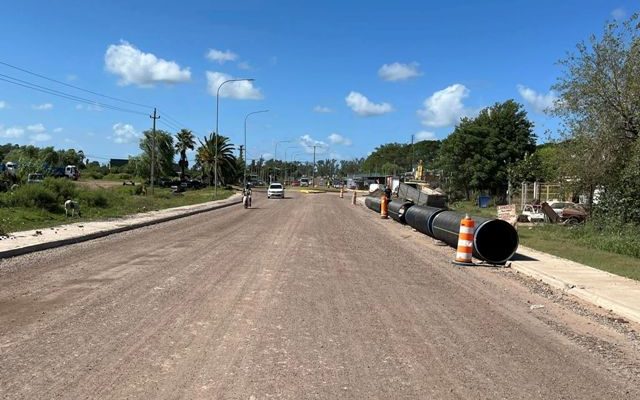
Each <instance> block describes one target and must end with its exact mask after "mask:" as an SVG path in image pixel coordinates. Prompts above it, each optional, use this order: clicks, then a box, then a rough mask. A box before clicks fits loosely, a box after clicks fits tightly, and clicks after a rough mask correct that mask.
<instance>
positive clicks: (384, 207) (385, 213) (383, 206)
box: [380, 194, 389, 219]
mask: <svg viewBox="0 0 640 400" xmlns="http://www.w3.org/2000/svg"><path fill="white" fill-rule="evenodd" d="M380 218H382V219H387V218H389V202H388V200H387V196H386V195H384V194H383V195H382V197H380Z"/></svg>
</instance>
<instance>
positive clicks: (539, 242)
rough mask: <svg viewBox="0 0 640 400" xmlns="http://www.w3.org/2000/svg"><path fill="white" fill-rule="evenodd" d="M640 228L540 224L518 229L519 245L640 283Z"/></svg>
mask: <svg viewBox="0 0 640 400" xmlns="http://www.w3.org/2000/svg"><path fill="white" fill-rule="evenodd" d="M638 230H639V229H638V228H632V227H628V228H626V229H617V230H605V229H602V230H599V229H597V228H596V227H594V226H592V225H589V224H587V225H583V226H578V227H572V228H569V227H566V226H559V225H537V226H533V227H530V229H529V228H528V227H521V228H520V229H519V230H518V234H519V236H520V243H521V244H522V245H524V246H527V247H531V248H532V249H536V250H538V251H542V252H545V253H549V254H553V255H555V256H558V257H562V258H566V259H569V260H572V261H576V262H579V263H581V264H585V265H589V266H591V267H594V268H597V269H600V270H603V271H607V272H611V273H612V274H616V275H620V276H625V277H627V278H631V279H636V280H640V239H639V236H638V235H639V234H640V232H638Z"/></svg>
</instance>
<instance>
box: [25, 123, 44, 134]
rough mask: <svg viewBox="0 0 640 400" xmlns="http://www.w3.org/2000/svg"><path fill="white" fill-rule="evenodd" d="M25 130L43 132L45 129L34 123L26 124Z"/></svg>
mask: <svg viewBox="0 0 640 400" xmlns="http://www.w3.org/2000/svg"><path fill="white" fill-rule="evenodd" d="M27 130H28V131H29V132H33V133H43V132H44V131H46V130H47V129H46V128H45V127H44V125H42V124H34V125H29V126H27Z"/></svg>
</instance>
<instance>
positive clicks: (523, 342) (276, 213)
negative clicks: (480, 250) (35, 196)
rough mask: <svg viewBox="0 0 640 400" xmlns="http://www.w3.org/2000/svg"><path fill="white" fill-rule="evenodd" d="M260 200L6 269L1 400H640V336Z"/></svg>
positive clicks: (397, 243)
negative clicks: (284, 399) (126, 399)
mask: <svg viewBox="0 0 640 400" xmlns="http://www.w3.org/2000/svg"><path fill="white" fill-rule="evenodd" d="M254 194H255V196H254V206H255V208H254V209H250V210H245V209H243V208H242V207H241V206H233V207H230V208H225V209H221V210H217V211H213V212H209V213H205V214H200V215H196V216H193V217H188V218H184V219H180V220H176V221H172V222H168V223H164V224H160V225H156V226H152V227H148V228H143V229H139V230H135V231H131V232H127V233H122V234H118V235H113V236H110V237H107V238H103V239H99V240H95V241H91V242H86V243H82V244H78V245H72V246H67V247H64V248H60V249H55V250H49V251H45V252H40V253H34V254H30V255H26V256H21V257H16V258H14V259H9V260H4V261H1V262H0V398H5V399H59V398H62V399H81V398H82V399H85V398H90V399H123V398H128V399H135V398H140V399H176V398H184V399H254V400H258V399H270V398H286V399H638V398H640V389H639V388H640V378H639V376H640V356H639V353H640V350H639V346H638V337H637V334H636V332H637V327H636V326H632V325H631V324H629V323H626V322H625V321H618V320H615V319H607V318H606V316H605V317H603V315H604V313H603V312H601V311H600V310H597V309H591V308H589V307H588V306H586V305H584V304H577V305H576V304H574V303H573V302H572V301H568V300H566V299H563V300H562V301H555V300H554V294H553V291H551V293H549V290H547V289H544V288H541V287H540V285H539V284H535V282H529V281H527V279H526V278H523V277H521V276H517V274H515V273H513V272H512V271H510V270H507V269H494V268H460V267H454V266H452V265H451V263H450V260H451V258H452V256H453V249H450V248H447V247H437V246H434V244H433V243H432V242H431V240H430V239H428V238H427V237H425V236H424V235H421V234H419V233H416V232H413V231H412V230H411V229H410V228H407V227H403V226H401V225H399V224H397V223H396V222H393V221H391V220H380V219H379V218H377V217H376V215H375V214H374V213H372V212H371V211H369V210H366V209H365V208H363V207H361V206H352V205H351V204H350V198H347V197H349V196H345V199H339V197H338V195H337V194H329V193H327V194H316V195H303V194H293V195H292V197H291V198H287V199H284V200H267V199H266V194H264V193H257V192H255V193H254ZM560 297H562V296H560ZM569 303H571V304H569ZM578 306H579V307H578ZM577 309H579V310H587V311H586V312H577V311H576V310H577Z"/></svg>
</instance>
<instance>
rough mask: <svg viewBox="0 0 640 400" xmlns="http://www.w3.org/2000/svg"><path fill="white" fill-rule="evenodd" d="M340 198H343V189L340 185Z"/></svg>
mask: <svg viewBox="0 0 640 400" xmlns="http://www.w3.org/2000/svg"><path fill="white" fill-rule="evenodd" d="M340 198H341V199H343V198H344V190H343V189H342V187H340Z"/></svg>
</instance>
